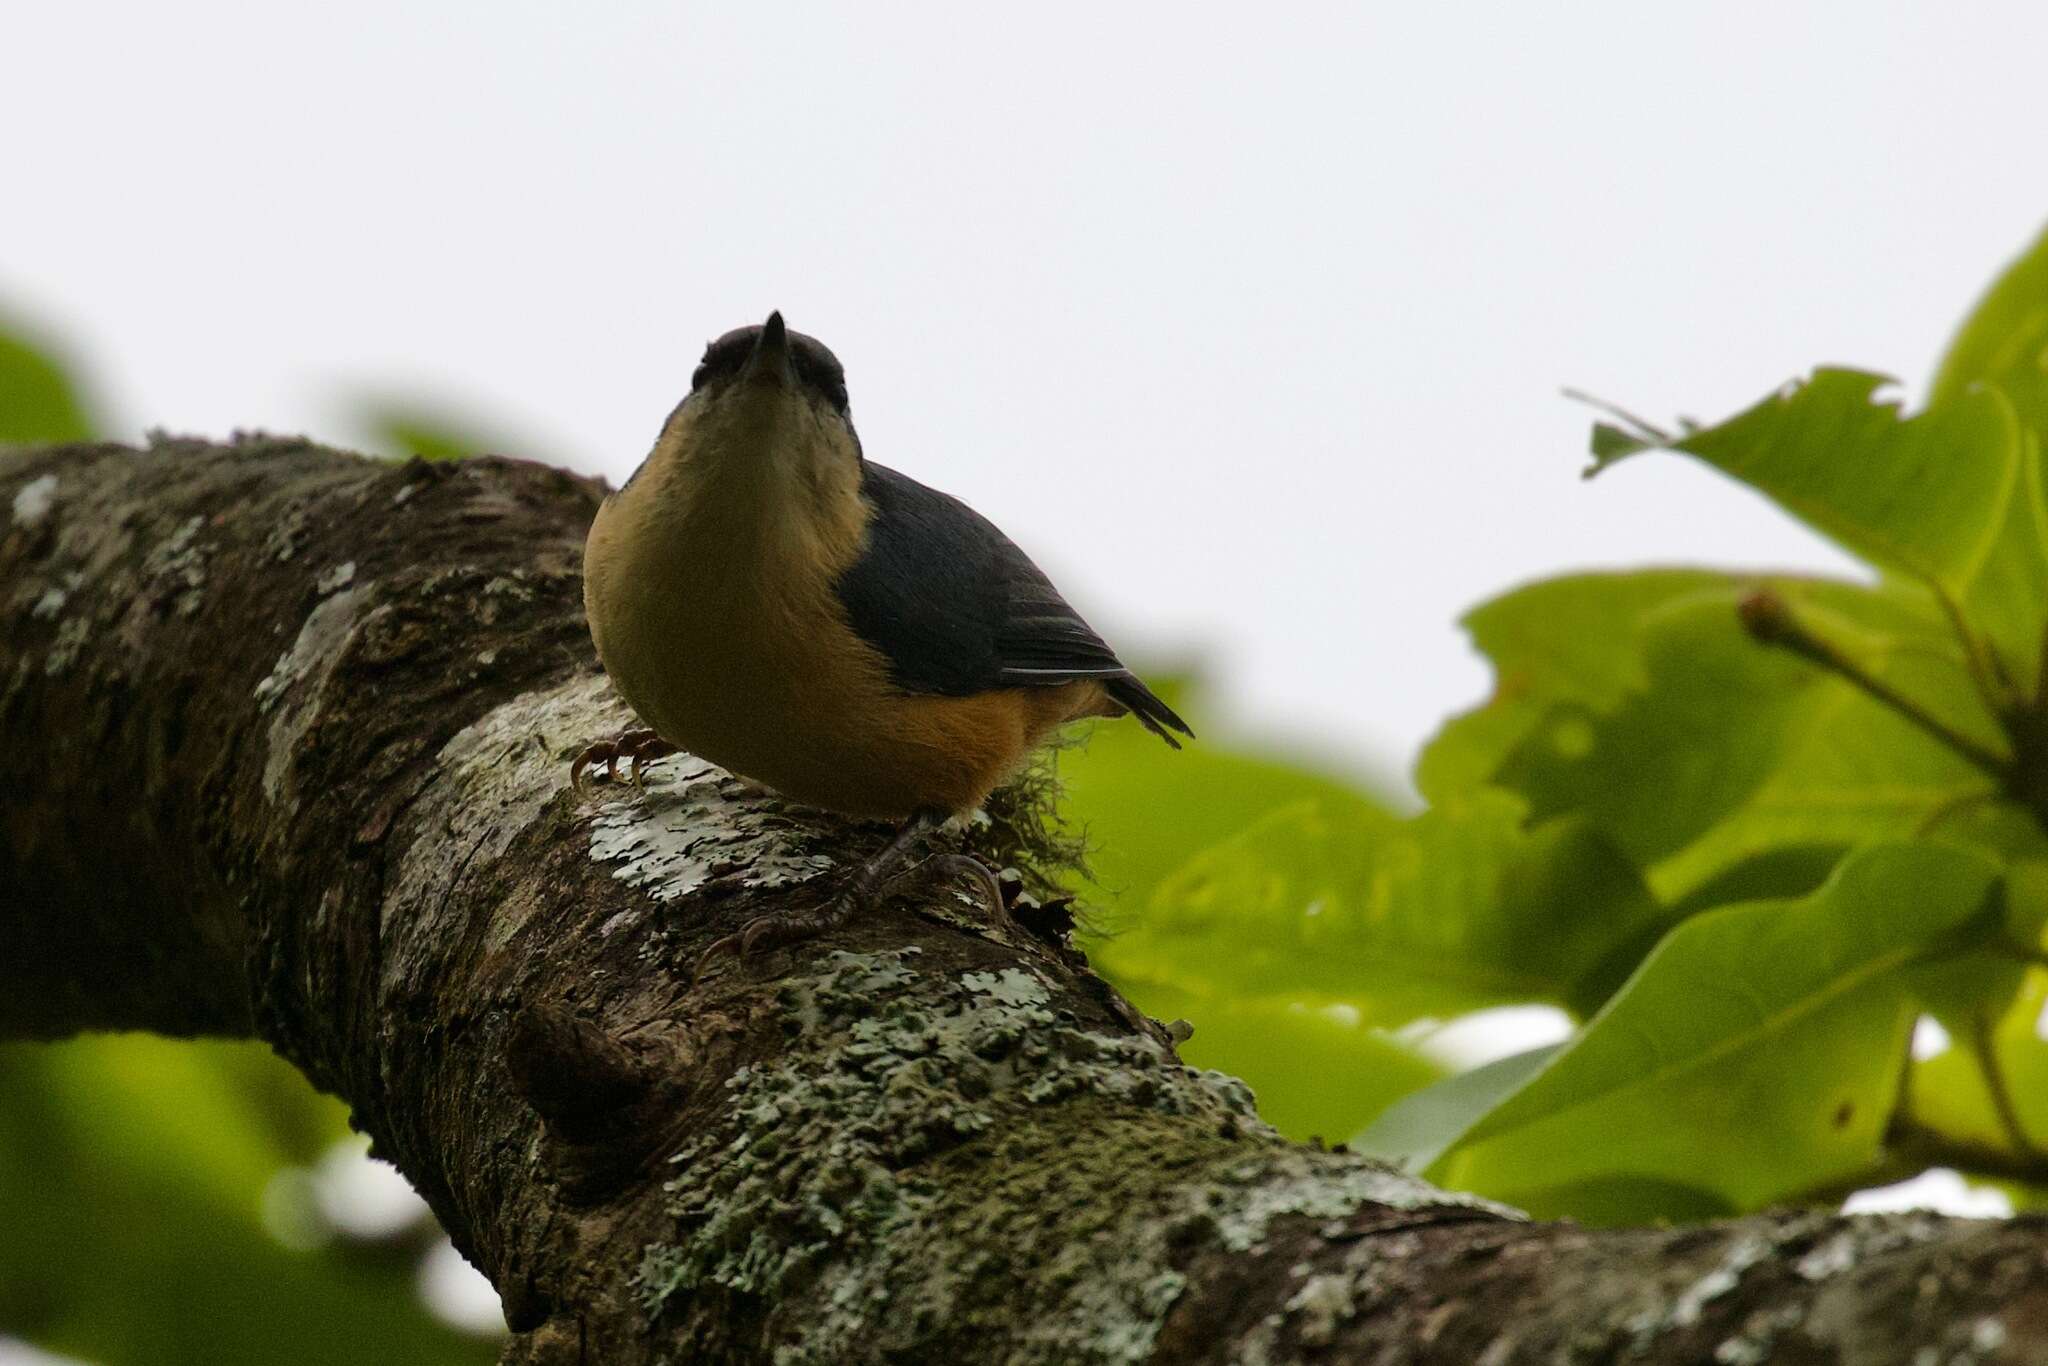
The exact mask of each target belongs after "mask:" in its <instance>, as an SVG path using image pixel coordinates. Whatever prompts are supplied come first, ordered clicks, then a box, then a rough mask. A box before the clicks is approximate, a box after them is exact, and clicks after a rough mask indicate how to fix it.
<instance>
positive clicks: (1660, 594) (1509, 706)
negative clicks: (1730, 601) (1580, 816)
mask: <svg viewBox="0 0 2048 1366" xmlns="http://www.w3.org/2000/svg"><path fill="white" fill-rule="evenodd" d="M1735 586H1736V580H1734V579H1733V578H1731V577H1730V576H1729V575H1726V574H1717V573H1711V572H1708V571H1705V570H1696V569H1646V570H1639V571H1636V572H1632V573H1620V574H1614V573H1602V574H1571V575H1566V576H1564V577H1561V578H1555V579H1545V580H1543V581H1542V582H1540V583H1534V584H1530V585H1528V586H1527V587H1524V588H1518V589H1516V590H1515V591H1513V592H1511V593H1507V594H1504V595H1502V596H1501V597H1498V598H1495V599H1493V600H1492V601H1490V602H1486V603H1482V604H1480V605H1479V606H1478V607H1475V608H1473V609H1472V610H1471V611H1470V612H1468V613H1466V614H1465V617H1464V621H1463V625H1464V627H1465V629H1466V631H1467V632H1468V633H1470V635H1471V637H1472V643H1473V645H1475V646H1476V647H1477V648H1478V649H1479V651H1480V652H1481V653H1482V654H1484V655H1485V656H1486V657H1487V659H1489V660H1490V661H1492V664H1493V673H1494V684H1493V696H1492V697H1490V698H1488V699H1487V701H1486V702H1485V703H1484V704H1483V705H1481V706H1479V707H1477V708H1475V709H1474V710H1472V711H1469V712H1466V713H1465V714H1464V715H1462V716H1458V717H1454V718H1453V719H1452V720H1451V721H1450V722H1449V723H1447V724H1446V725H1445V727H1444V729H1443V730H1442V731H1441V732H1440V733H1439V734H1438V735H1437V737H1436V738H1435V739H1434V740H1432V741H1431V742H1430V744H1429V745H1428V747H1427V748H1425V749H1424V750H1423V752H1422V758H1421V760H1420V761H1419V762H1418V764H1417V765H1416V771H1415V782H1416V786H1417V787H1418V788H1420V789H1421V791H1422V793H1423V795H1424V796H1426V797H1428V798H1429V799H1430V800H1432V801H1435V800H1438V799H1440V798H1442V797H1444V796H1447V795H1449V794H1451V793H1455V792H1469V791H1470V790H1472V789H1473V788H1475V787H1480V786H1483V785H1485V784H1486V783H1489V782H1491V781H1492V780H1493V775H1494V773H1495V772H1496V771H1498V769H1499V767H1500V764H1501V762H1502V760H1504V759H1505V758H1506V757H1507V755H1508V754H1509V752H1510V751H1512V750H1513V749H1514V747H1515V745H1516V744H1517V743H1519V742H1520V741H1521V740H1522V738H1523V737H1524V736H1525V735H1527V734H1528V732H1529V731H1530V729H1531V728H1532V727H1534V726H1535V724H1536V723H1537V722H1538V721H1540V720H1541V719H1542V717H1543V715H1544V713H1545V712H1546V711H1548V710H1549V709H1550V708H1551V707H1552V706H1554V705H1556V704H1557V703H1560V702H1572V703H1577V704H1579V705H1580V706H1583V707H1586V708H1588V709H1590V710H1593V711H1610V710H1612V709H1613V708H1614V707H1616V706H1617V705H1619V704H1620V702H1621V701H1622V699H1623V698H1625V697H1627V696H1628V695H1629V694H1630V693H1632V692H1637V691H1640V690H1641V689H1642V687H1643V686H1644V685H1645V684H1646V683H1647V682H1648V674H1647V671H1646V667H1645V664H1644V661H1643V646H1642V642H1641V638H1640V634H1641V627H1642V624H1643V621H1644V620H1645V618H1647V617H1648V616H1650V615H1651V614H1652V613H1654V612H1656V611H1658V610H1659V609H1661V608H1663V607H1665V606H1667V605H1669V604H1670V603H1672V602H1675V601H1679V600H1682V599H1685V598H1688V597H1691V596H1695V595H1698V594H1700V593H1718V594H1719V595H1720V596H1721V597H1723V598H1725V597H1726V595H1727V594H1729V593H1731V592H1733V591H1734V588H1735Z"/></svg>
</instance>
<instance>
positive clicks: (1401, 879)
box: [1098, 791, 1660, 1024]
mask: <svg viewBox="0 0 2048 1366" xmlns="http://www.w3.org/2000/svg"><path fill="white" fill-rule="evenodd" d="M1523 815H1524V813H1523V809H1522V806H1521V804H1520V803H1519V802H1517V801H1515V800H1514V799H1513V798H1511V797H1509V796H1507V795H1506V794H1504V793H1501V792H1497V791H1481V792H1478V793H1473V794H1469V795H1467V796H1465V797H1461V798H1456V799H1453V800H1451V801H1447V802H1444V803H1440V804H1439V805H1438V806H1436V807H1435V808H1433V809H1432V810H1430V811H1427V812H1424V813H1423V814H1422V815H1420V816H1417V817H1415V818H1413V819H1412V820H1405V821H1404V820H1398V819H1395V818H1394V817H1391V816H1387V815H1383V814H1381V813H1378V812H1375V811H1372V810H1370V809H1369V808H1363V807H1351V808H1337V809H1330V808H1325V807H1321V806H1318V805H1316V804H1313V803H1303V804H1300V805H1297V806H1293V807H1290V808H1288V809H1286V810H1284V811H1281V812H1277V813H1275V814H1274V815H1272V816H1270V817H1268V818H1267V819H1265V820H1263V821H1261V822H1259V823H1258V824H1257V825H1255V826H1253V827H1252V828H1251V829H1249V830H1247V831H1245V832H1243V833H1242V834H1240V835H1238V836H1236V837H1234V838H1232V839H1229V840H1226V841H1225V842H1223V843H1222V844H1220V845H1218V846H1216V847H1215V848H1213V849H1211V850H1209V851H1207V852H1205V853H1204V854H1202V855H1201V856H1200V857H1198V858H1196V859H1195V860H1194V861H1193V862H1191V863H1190V864H1189V865H1188V866H1187V867H1186V868H1185V869H1183V870H1182V871H1181V872H1180V873H1178V874H1176V875H1175V876H1174V877H1173V878H1172V879H1170V880H1169V881H1168V882H1167V883H1166V884H1165V885H1164V886H1162V887H1161V888H1160V891H1159V895H1158V896H1157V897H1156V898H1155V899H1154V902H1153V905H1152V909H1151V913H1150V914H1149V915H1148V916H1147V917H1146V918H1145V919H1144V921H1143V922H1142V923H1141V924H1139V925H1138V926H1136V927H1135V928H1134V929H1133V930H1132V931H1131V932H1130V933H1128V934H1126V935H1123V936H1121V937H1119V938H1116V939H1113V940H1110V941H1108V942H1107V943H1105V944H1103V945H1102V946H1101V947H1100V949H1099V950H1098V954H1099V956H1100V957H1101V958H1102V959H1103V961H1104V962H1105V963H1106V964H1107V965H1108V966H1109V968H1110V970H1111V972H1112V973H1113V974H1114V975H1115V976H1116V978H1117V980H1119V981H1121V982H1128V983H1131V984H1132V985H1133V986H1134V988H1137V989H1140V990H1142V985H1143V984H1146V983H1151V984H1157V985H1167V986H1173V987H1175V988H1177V989H1179V990H1183V991H1188V992H1191V993H1194V994H1197V995H1207V996H1213V997H1225V996H1243V997H1263V996H1295V997H1312V998H1315V999H1319V1000H1325V1001H1331V1002H1341V1003H1343V1004H1345V1005H1348V1006H1350V1007H1352V1008H1354V1009H1356V1010H1357V1011H1358V1012H1359V1013H1360V1016H1361V1018H1362V1019H1363V1020H1364V1021H1366V1022H1368V1023H1372V1024H1399V1023H1404V1022H1406V1021H1409V1020H1412V1019H1416V1018H1418V1017H1422V1016H1432V1017H1439V1018H1441V1017H1447V1016H1450V1015H1456V1014H1462V1013H1464V1012H1465V1011H1468V1010H1473V1009H1477V1008H1479V1007H1482V1006H1487V1005H1497V1004H1502V1003H1511V1002H1523V1001H1557V1002H1560V1003H1563V1004H1566V1005H1576V1006H1579V1007H1582V1008H1583V1007H1585V1006H1587V1005H1589V1004H1593V1003H1597V1001H1589V999H1588V997H1587V995H1586V993H1587V991H1588V983H1589V981H1590V980H1591V979H1592V978H1593V976H1594V974H1595V973H1596V971H1597V970H1598V969H1599V967H1600V965H1601V964H1602V962H1603V960H1604V959H1605V957H1606V956H1607V954H1608V953H1609V952H1610V951H1611V950H1612V948H1613V946H1614V945H1615V944H1616V943H1619V942H1622V941H1625V940H1628V939H1631V938H1633V937H1634V936H1635V935H1636V934H1637V932H1638V931H1639V929H1640V927H1641V926H1643V925H1644V924H1646V923H1649V922H1651V921H1654V920H1655V918H1656V917H1657V916H1658V915H1659V914H1660V912H1659V909H1658V907H1657V905H1656V903H1655V902H1654V901H1652V900H1651V899H1650V897H1649V895H1648V894H1647V892H1645V890H1644V889H1643V886H1642V882H1641V880H1640V878H1638V877H1637V875H1636V874H1635V872H1634V870H1632V869H1631V868H1630V867H1629V866H1628V864H1627V863H1626V862H1625V861H1624V860H1623V859H1622V858H1621V857H1620V856H1619V855H1618V854H1617V853H1616V852H1615V850H1614V849H1613V848H1612V847H1610V846H1609V845H1608V844H1607V842H1606V841H1605V840H1603V839H1601V838H1600V837H1599V836H1598V835H1596V834H1594V833H1593V832H1591V831H1590V830H1588V829H1587V828H1585V826H1584V824H1583V823H1581V822H1575V821H1563V822H1551V823H1548V824H1545V825H1541V826H1537V827H1534V828H1530V827H1527V826H1525V823H1524V820H1523Z"/></svg>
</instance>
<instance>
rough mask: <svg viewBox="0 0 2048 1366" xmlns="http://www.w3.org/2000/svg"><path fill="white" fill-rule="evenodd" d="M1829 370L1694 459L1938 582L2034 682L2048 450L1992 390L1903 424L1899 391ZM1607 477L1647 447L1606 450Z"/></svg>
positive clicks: (2047, 532) (1968, 392)
mask: <svg viewBox="0 0 2048 1366" xmlns="http://www.w3.org/2000/svg"><path fill="white" fill-rule="evenodd" d="M1892 382H1893V381H1891V380H1889V379H1887V378H1886V377H1885V376H1883V375H1876V374H1870V373H1868V372H1865V371H1859V370H1837V369H1819V370H1816V371H1814V372H1813V375H1812V376H1811V377H1810V378H1809V379H1808V380H1806V381H1805V382H1803V383H1795V384H1792V385H1789V386H1787V387H1786V388H1785V389H1782V390H1780V391H1779V392H1778V393H1776V394H1774V395H1772V396H1771V397H1770V398H1767V399H1765V400H1764V401H1763V402H1762V403H1759V404H1758V405H1756V406H1755V407H1753V408H1751V409H1749V410H1748V411H1746V412H1743V413H1739V414H1737V415H1736V416H1734V417H1732V418H1730V419H1728V420H1727V421H1726V422H1723V423H1721V424H1719V425H1718V426H1714V427H1707V428H1702V429H1700V430H1697V431H1692V432H1688V433H1687V434H1685V435H1684V436H1683V437H1682V438H1680V439H1678V440H1676V441H1674V442H1672V443H1670V445H1669V447H1668V449H1671V450H1677V451H1683V452H1686V453H1688V454H1690V455H1694V456H1697V457H1698V458H1699V459H1701V460H1703V461H1705V462H1706V463H1708V464H1710V465H1712V466H1714V467H1715V468H1717V469H1719V470H1721V471H1722V472H1723V473H1726V474H1729V475H1732V476H1733V477H1734V478H1736V479H1739V480H1741V481H1742V482H1744V483H1746V484H1749V485H1750V486H1751V487H1753V488H1755V489H1757V490H1758V491H1760V492H1762V493H1764V494H1765V495H1767V496H1768V497H1770V498H1771V499H1772V500H1773V501H1774V502H1776V503H1777V504H1778V505H1779V506H1780V507H1783V508H1784V509H1785V510H1786V511H1788V512H1790V513H1791V514H1792V515H1793V516H1795V517H1797V518H1799V519H1800V520H1801V521H1803V522H1805V523H1806V524H1807V525H1809V526H1811V527H1813V528H1814V529H1815V530H1817V531H1819V532H1821V533H1822V534H1823V535H1826V536H1828V537H1830V538H1832V539H1833V540H1835V541H1836V542H1837V543H1839V544H1840V545H1842V546H1843V547H1844V548H1846V549H1848V550H1850V551H1851V552H1853V553H1855V554H1857V555H1860V556H1862V557H1863V558H1864V559H1866V560H1868V561H1869V562H1870V563H1872V564H1873V565H1876V566H1877V567H1878V568H1880V569H1882V570H1884V571H1885V572H1886V573H1888V574H1902V575H1906V576H1908V577H1910V578H1913V579H1916V580H1918V581H1920V582H1922V583H1925V584H1928V585H1930V586H1932V587H1934V588H1935V589H1937V590H1938V591H1939V592H1940V593H1942V594H1943V595H1944V596H1945V597H1946V598H1947V599H1948V600H1949V601H1950V602H1951V603H1953V604H1955V606H1956V607H1957V609H1958V610H1960V611H1961V613H1962V614H1963V616H1964V617H1965V618H1967V619H1968V621H1969V622H1970V623H1971V626H1972V628H1973V629H1974V630H1975V631H1976V632H1977V633H1978V634H1980V635H1982V636H1983V637H1985V638H1987V639H1988V640H1989V641H1990V642H1991V644H1992V645H1993V646H1995V647H1996V648H1997V651H1998V654H1999V656H2000V658H2001V659H2002V661H2003V663H2004V666H2005V669H2006V671H2007V672H2008V673H2009V674H2011V675H2012V676H2013V677H2014V678H2016V679H2018V680H2019V681H2020V682H2021V683H2022V685H2023V686H2025V685H2028V684H2030V683H2031V676H2032V672H2033V670H2034V668H2035V664H2036V654H2037V651H2038V647H2039V642H2040V637H2041V630H2042V625H2043V622H2044V620H2048V500H2044V497H2043V493H2042V475H2041V470H2040V455H2039V449H2038V446H2039V443H2038V441H2036V440H2034V439H2032V438H2031V437H2030V436H2029V434H2028V432H2027V429H2026V428H2024V427H2023V426H2022V425H2021V423H2020V421H2019V419H2018V418H2017V417H2016V415H2015V413H2014V408H2013V404H2012V403H2011V402H2010V401H2008V399H2007V398H2006V396H2005V395H2004V394H2003V392H2001V391H2000V390H1999V389H1997V388H1995V387H1991V386H1979V387H1976V388H1966V389H1961V390H1958V391H1955V392H1952V393H1949V394H1947V395H1945V396H1944V398H1943V400H1942V401H1941V402H1939V403H1936V404H1935V405H1934V406H1932V407H1930V408H1928V409H1927V410H1926V411H1925V412H1923V413H1920V414H1919V415H1917V416H1915V417H1911V418H1906V417H1902V416H1901V414H1900V411H1899V406H1898V405H1897V404H1896V403H1892V402H1881V401H1876V400H1875V394H1876V391H1877V390H1878V389H1879V388H1880V387H1881V386H1883V385H1886V384H1889V383H1892ZM1596 445H1598V446H1600V447H1601V448H1602V449H1603V450H1604V451H1605V452H1606V453H1605V454H1604V455H1603V456H1601V457H1600V458H1599V459H1598V460H1597V462H1596V463H1595V465H1594V466H1593V469H1592V470H1591V471H1589V473H1597V472H1599V471H1600V470H1602V469H1605V468H1606V467H1607V466H1608V465H1610V464H1612V463H1614V461H1616V460H1619V459H1623V458H1626V457H1627V456H1628V455H1629V454H1632V453H1633V452H1634V451H1637V450H1647V449H1651V448H1652V447H1651V445H1650V443H1648V442H1647V441H1630V442H1625V443H1621V444H1619V445H1617V444H1615V443H1614V442H1613V441H1612V440H1611V438H1605V437H1602V438H1600V439H1599V440H1598V441H1596Z"/></svg>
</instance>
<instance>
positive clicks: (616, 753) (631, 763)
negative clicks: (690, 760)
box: [569, 729, 677, 791]
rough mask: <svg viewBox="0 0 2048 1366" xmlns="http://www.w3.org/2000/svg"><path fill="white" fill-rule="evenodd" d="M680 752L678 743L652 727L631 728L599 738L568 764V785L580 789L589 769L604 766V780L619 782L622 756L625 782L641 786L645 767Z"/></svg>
mask: <svg viewBox="0 0 2048 1366" xmlns="http://www.w3.org/2000/svg"><path fill="white" fill-rule="evenodd" d="M676 752H677V747H676V746H675V745H672V744H670V743H669V742H668V741H666V740H664V739H662V738H661V736H659V735H657V734H656V733H655V732H653V731H651V730H646V729H641V730H629V731H625V732H622V733H621V734H619V735H617V736H614V737H613V738H612V739H610V740H600V741H598V742H597V743H596V744H594V745H592V746H590V747H589V748H588V749H586V750H584V751H583V752H582V753H581V754H579V755H577V756H576V759H575V762H574V763H571V764H570V765H569V785H570V786H571V787H573V788H576V789H578V790H579V791H580V790H581V789H582V787H583V780H584V777H585V776H586V773H587V771H588V770H589V769H591V768H593V767H595V766H596V765H599V764H602V765H603V766H604V780H605V781H606V782H608V783H616V782H617V781H618V780H619V760H621V759H624V760H625V761H626V782H627V783H628V784H629V785H630V786H633V787H638V786H640V784H641V781H642V776H641V775H642V770H643V769H644V768H645V767H646V766H647V765H648V764H651V763H653V762H654V761H655V760H657V759H661V758H665V757H666V756H668V755H671V754H674V753H676Z"/></svg>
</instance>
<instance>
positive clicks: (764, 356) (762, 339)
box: [740, 313, 795, 388]
mask: <svg viewBox="0 0 2048 1366" xmlns="http://www.w3.org/2000/svg"><path fill="white" fill-rule="evenodd" d="M740 379H741V380H742V381H744V382H747V383H752V382H754V381H757V380H764V379H765V380H773V381H775V382H777V383H780V384H782V385H783V386H784V387H785V388H786V387H788V386H789V385H790V384H791V382H792V381H793V380H794V379H795V374H794V372H793V371H792V370H791V369H790V365H789V329H788V328H787V327H784V326H783V324H782V314H780V313H770V314H769V315H768V321H767V323H766V324H765V325H764V326H763V327H762V328H761V335H760V336H759V337H758V338H756V339H755V341H754V350H753V353H752V354H751V355H749V356H748V357H747V363H746V364H745V365H744V366H742V367H741V368H740Z"/></svg>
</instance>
